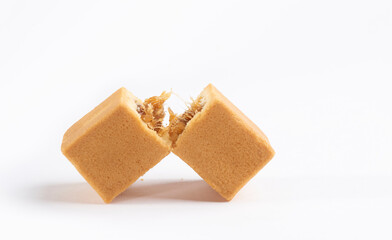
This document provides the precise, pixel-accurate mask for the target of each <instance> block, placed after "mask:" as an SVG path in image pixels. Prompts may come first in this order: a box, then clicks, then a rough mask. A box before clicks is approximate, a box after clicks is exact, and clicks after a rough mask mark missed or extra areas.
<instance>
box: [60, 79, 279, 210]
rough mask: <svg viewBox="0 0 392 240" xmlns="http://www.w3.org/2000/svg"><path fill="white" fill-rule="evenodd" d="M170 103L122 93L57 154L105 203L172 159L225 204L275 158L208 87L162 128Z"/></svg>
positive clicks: (75, 130)
mask: <svg viewBox="0 0 392 240" xmlns="http://www.w3.org/2000/svg"><path fill="white" fill-rule="evenodd" d="M169 97H170V93H166V92H163V93H162V94H161V95H160V96H155V97H151V98H148V99H146V100H145V101H141V100H140V99H138V98H137V97H135V96H134V95H133V94H132V93H130V92H129V91H128V90H126V89H125V88H120V89H119V90H117V91H116V92H115V93H113V94H112V95H111V96H110V97H108V98H107V99H106V100H105V101H103V102H102V103H101V104H99V105H98V106H97V107H96V108H94V109H93V110H92V111H90V112H89V113H88V114H86V115H85V116H84V117H83V118H81V119H80V120H79V121H77V122H76V123H75V124H74V125H72V126H71V127H70V128H69V129H68V130H67V132H66V133H65V134H64V137H63V142H62V146H61V150H62V152H63V154H64V155H65V156H66V157H67V158H68V159H69V161H70V162H71V163H72V164H73V165H74V166H75V168H76V169H77V170H78V171H79V173H80V174H81V175H82V176H83V177H84V178H85V179H86V181H87V182H88V183H89V184H90V185H91V186H92V187H93V188H94V190H95V191H96V192H97V193H98V194H99V195H100V196H101V198H102V199H103V200H104V202H105V203H109V202H111V201H112V200H113V199H114V198H115V197H116V196H118V195H119V194H120V193H122V192H123V191H125V190H126V189H127V188H128V187H129V186H130V185H131V184H132V183H134V182H135V181H136V180H137V179H138V178H139V177H141V176H143V175H144V174H145V173H146V172H147V171H148V170H149V169H151V168H152V167H154V166H155V165H156V164H157V163H159V162H160V161H161V160H162V159H163V158H164V157H166V156H167V155H168V154H169V153H170V152H173V153H174V154H176V155H177V156H178V157H180V158H181V159H182V160H183V161H185V162H186V163H187V164H188V165H189V166H190V167H191V168H193V169H194V170H195V171H196V173H197V174H199V175H200V177H202V178H203V179H204V180H205V181H206V182H207V183H208V184H209V185H210V186H211V187H212V188H213V189H214V190H215V191H217V192H218V193H219V194H220V195H221V196H222V197H223V198H225V199H226V200H231V199H232V198H233V197H234V196H235V195H236V194H237V192H238V191H239V190H240V189H241V188H242V187H243V186H244V185H245V184H246V183H247V182H248V181H249V180H250V179H251V178H252V177H253V176H254V175H255V174H256V173H257V172H258V171H259V170H260V169H262V168H263V167H264V166H265V165H266V164H267V163H268V162H269V161H270V160H271V159H272V157H273V156H274V154H275V152H274V150H273V149H272V147H271V145H270V143H269V141H268V139H267V137H266V136H265V135H264V133H263V132H262V131H261V130H260V129H259V128H258V127H257V126H256V125H255V124H254V123H253V122H252V121H251V120H249V119H248V118H247V117H246V116H245V115H244V114H243V113H242V112H241V111H240V110H239V109H238V108H237V107H235V106H234V105H233V104H232V103H231V102H230V101H229V100H228V99H227V98H226V97H225V96H223V95H222V93H220V92H219V91H218V90H217V89H216V88H215V87H214V86H213V85H211V84H210V85H208V86H207V87H206V88H205V89H204V90H203V91H202V92H201V94H200V95H199V96H198V97H197V98H196V99H195V100H194V101H193V102H192V103H191V104H190V105H189V107H188V109H187V110H186V111H185V112H184V113H182V114H174V113H173V112H172V111H171V110H170V109H169V113H170V121H169V122H170V123H169V125H168V126H164V125H163V119H164V117H165V111H164V102H165V101H166V100H167V99H168V98H169Z"/></svg>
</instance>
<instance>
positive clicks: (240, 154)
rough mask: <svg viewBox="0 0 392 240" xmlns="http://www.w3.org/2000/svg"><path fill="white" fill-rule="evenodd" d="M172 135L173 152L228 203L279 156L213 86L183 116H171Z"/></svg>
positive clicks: (169, 127)
mask: <svg viewBox="0 0 392 240" xmlns="http://www.w3.org/2000/svg"><path fill="white" fill-rule="evenodd" d="M169 111H170V110H169ZM167 131H168V135H169V138H170V140H171V141H172V152H173V153H175V154H176V155H177V156H179V157H180V158H181V159H182V160H183V161H184V162H185V163H187V164H188V165H189V166H190V167H191V168H193V169H194V170H195V171H196V173H197V174H199V175H200V177H202V178H203V179H204V180H205V181H206V182H207V183H208V184H209V185H210V186H211V187H212V188H213V189H214V190H216V191H217V192H218V193H219V194H220V195H221V196H222V197H223V198H225V199H226V200H231V199H232V198H233V197H234V196H235V195H236V194H237V192H238V191H239V190H240V189H241V188H242V187H243V186H244V185H245V184H246V183H247V182H248V181H249V180H250V179H251V178H252V177H253V176H255V175H256V173H257V172H258V171H259V170H261V169H262V168H263V167H264V166H265V165H266V164H267V163H268V162H269V161H270V160H271V159H272V157H273V156H274V154H275V152H274V150H273V149H272V147H271V145H270V143H269V141H268V139H267V137H266V136H265V135H264V133H263V132H262V131H261V130H260V129H259V128H258V127H257V126H256V125H255V124H254V123H253V122H252V121H251V120H249V119H248V118H247V117H246V116H245V115H244V114H243V113H242V112H241V111H240V110H239V109H238V108H237V107H235V106H234V105H233V104H232V103H231V102H230V101H229V100H228V99H227V98H226V97H225V96H223V95H222V93H220V92H219V91H218V90H217V89H216V88H215V87H214V86H213V85H211V84H210V85H208V86H207V87H206V88H205V89H204V90H203V91H202V93H201V94H200V95H199V97H198V98H197V99H196V100H194V101H193V103H192V104H191V105H190V106H189V108H188V109H187V110H186V111H185V112H184V113H183V114H181V115H175V114H174V113H173V112H172V111H170V125H169V126H168V130H167Z"/></svg>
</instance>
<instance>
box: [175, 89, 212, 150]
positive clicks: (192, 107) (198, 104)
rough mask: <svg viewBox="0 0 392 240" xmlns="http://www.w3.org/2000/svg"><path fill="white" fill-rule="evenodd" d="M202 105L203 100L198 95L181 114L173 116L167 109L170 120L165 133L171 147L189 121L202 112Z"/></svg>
mask: <svg viewBox="0 0 392 240" xmlns="http://www.w3.org/2000/svg"><path fill="white" fill-rule="evenodd" d="M204 104H205V98H204V96H203V95H202V94H200V95H199V96H198V97H197V98H196V99H195V100H193V99H192V102H191V104H189V106H188V108H187V109H186V110H185V112H184V113H182V114H175V113H174V112H173V111H172V110H171V109H170V108H169V109H168V111H169V114H170V119H169V126H168V127H167V132H168V136H169V139H170V141H171V142H172V145H173V146H175V144H176V141H177V139H178V137H179V136H180V135H181V134H182V133H183V132H184V130H185V128H186V126H187V124H188V123H189V121H190V120H192V118H194V116H195V115H196V114H198V113H199V112H201V111H202V110H203V107H204Z"/></svg>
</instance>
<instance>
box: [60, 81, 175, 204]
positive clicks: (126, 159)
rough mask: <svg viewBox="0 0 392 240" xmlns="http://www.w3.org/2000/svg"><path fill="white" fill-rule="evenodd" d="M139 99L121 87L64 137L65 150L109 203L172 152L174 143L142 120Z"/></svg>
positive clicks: (67, 155) (63, 150) (68, 156)
mask: <svg viewBox="0 0 392 240" xmlns="http://www.w3.org/2000/svg"><path fill="white" fill-rule="evenodd" d="M135 100H137V99H136V98H135V97H134V96H133V95H132V94H131V93H130V92H128V91H127V90H126V89H125V88H121V89H119V90H118V91H116V92H115V93H114V94H112V95H111V96H110V97H109V98H108V99H106V100H105V101H104V102H103V103H101V104H100V105H99V106H97V107H96V108H95V109H94V110H92V111H91V112H90V113H88V114H87V115H86V116H84V117H83V118H82V119H80V120H79V121H78V122H77V123H75V124H74V125H73V126H72V127H71V128H70V129H69V130H68V131H67V132H66V133H65V135H64V138H63V144H62V148H61V149H62V152H63V153H64V155H65V156H66V157H67V158H68V159H69V160H70V162H71V163H72V164H73V165H74V166H75V167H76V169H77V170H78V171H79V173H80V174H81V175H82V176H83V177H84V178H85V179H86V181H87V182H88V183H89V184H90V185H91V186H92V187H93V188H94V189H95V190H96V191H97V193H98V194H99V195H100V196H101V197H102V199H103V200H104V201H105V202H106V203H109V202H111V201H112V200H113V198H114V197H116V196H117V195H118V194H120V193H121V192H123V191H124V190H125V189H126V188H128V186H129V185H130V184H132V183H133V182H135V181H136V180H137V179H138V178H139V177H140V176H142V175H143V174H144V173H145V172H147V171H148V170H149V169H150V168H152V167H153V166H155V165H156V164H157V163H158V162H159V161H160V160H161V159H163V158H164V157H165V156H166V155H168V154H169V153H170V145H169V144H167V142H165V141H164V140H163V139H162V138H160V137H159V136H158V135H157V133H156V132H154V131H153V130H151V129H149V128H148V127H147V125H146V124H145V123H144V122H143V121H142V120H141V119H140V116H139V114H138V113H137V112H136V104H135Z"/></svg>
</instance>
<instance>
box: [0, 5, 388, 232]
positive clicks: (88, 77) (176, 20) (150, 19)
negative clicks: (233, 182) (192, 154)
mask: <svg viewBox="0 0 392 240" xmlns="http://www.w3.org/2000/svg"><path fill="white" fill-rule="evenodd" d="M391 81H392V2H391V1H390V0H331V1H310V0H309V1H305V0H297V1H291V0H286V1H284V0H277V1H248V0H242V1H200V0H198V1H184V0H182V1H180V0H179V1H149V0H147V1H96V0H95V1H27V0H26V1H11V0H8V1H7V0H2V1H0V114H1V115H0V116H1V117H0V149H1V155H0V156H1V157H0V239H38V238H39V239H81V238H83V239H392V233H391V231H392V230H391V229H390V228H391V226H392V217H391V216H392V206H391V203H392V110H391V103H392V96H391V90H392V89H391ZM210 82H211V83H213V84H214V85H215V86H216V87H217V88H218V89H219V90H220V91H221V92H223V93H224V94H225V95H226V96H227V97H228V98H229V99H230V100H231V101H232V102H233V103H234V104H235V105H237V106H238V107H239V108H240V109H241V110H242V111H243V112H244V113H245V114H246V115H248V117H249V118H250V119H252V120H253V121H254V122H255V123H256V124H257V125H258V126H259V127H260V128H261V129H262V130H263V131H264V132H265V133H266V135H267V136H268V137H269V139H270V141H271V144H272V146H273V147H274V148H275V150H276V156H275V158H274V159H273V160H272V161H271V162H270V163H269V164H268V165H267V166H266V167H265V168H264V169H263V170H262V171H260V172H259V174H258V175H257V176H256V177H255V178H254V179H252V180H251V181H250V182H249V184H247V185H246V186H245V187H244V188H243V189H242V190H241V191H240V193H239V194H238V195H237V196H236V197H235V198H234V199H233V200H232V201H231V202H221V199H220V198H219V196H218V195H217V194H216V193H215V192H214V191H213V190H211V189H210V188H209V187H208V185H207V184H205V183H204V182H203V181H202V180H201V179H200V178H199V177H198V175H197V174H195V173H194V172H193V171H192V169H190V168H189V167H188V166H187V165H186V164H185V163H183V162H182V161H181V160H180V159H179V158H177V157H176V156H174V155H170V156H168V157H167V158H165V159H164V160H163V161H162V162H161V163H159V164H158V165H157V166H156V167H155V168H153V169H152V170H151V171H150V172H148V173H147V174H146V175H145V176H144V177H143V179H144V181H141V180H138V181H137V183H135V184H134V185H133V186H131V187H130V188H129V189H128V190H127V191H126V192H125V193H124V194H122V195H121V196H120V197H118V198H117V199H116V200H115V201H114V202H113V203H112V204H109V205H106V204H103V203H102V200H101V199H100V198H99V197H98V195H97V194H96V193H95V192H94V191H93V190H92V189H91V188H90V187H89V185H88V184H87V183H86V182H85V181H84V180H83V178H82V177H81V176H80V175H79V174H78V172H77V171H76V170H75V169H74V168H73V166H72V165H71V164H70V163H69V162H68V160H67V159H66V158H65V157H64V156H63V155H62V154H61V152H60V144H61V140H62V135H63V134H64V132H65V131H66V130H67V128H68V127H70V126H71V125H72V124H73V123H74V122H75V121H77V120H78V119H79V118H80V117H82V116H83V115H84V114H85V113H87V112H88V111H90V110H91V109H92V108H93V107H95V106H96V105H97V104H98V103H100V102H101V101H102V100H103V99H105V98H106V97H107V96H109V95H110V94H111V93H112V92H114V91H115V90H116V89H118V88H119V87H121V86H124V87H126V88H128V89H129V90H130V91H131V92H133V93H134V94H135V95H137V96H138V97H139V98H142V99H144V98H146V97H149V96H151V95H156V94H159V93H160V92H161V91H162V90H170V89H173V91H174V92H176V93H178V94H179V95H180V96H181V97H182V98H184V99H189V97H191V96H193V97H195V96H197V95H198V93H199V92H200V91H201V90H202V89H203V87H205V86H206V85H207V84H208V83H210ZM169 104H170V105H172V106H174V109H175V110H176V111H181V110H183V109H185V105H184V104H183V103H182V102H181V100H179V99H178V98H177V97H175V96H174V97H173V98H172V99H171V100H170V101H169Z"/></svg>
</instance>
